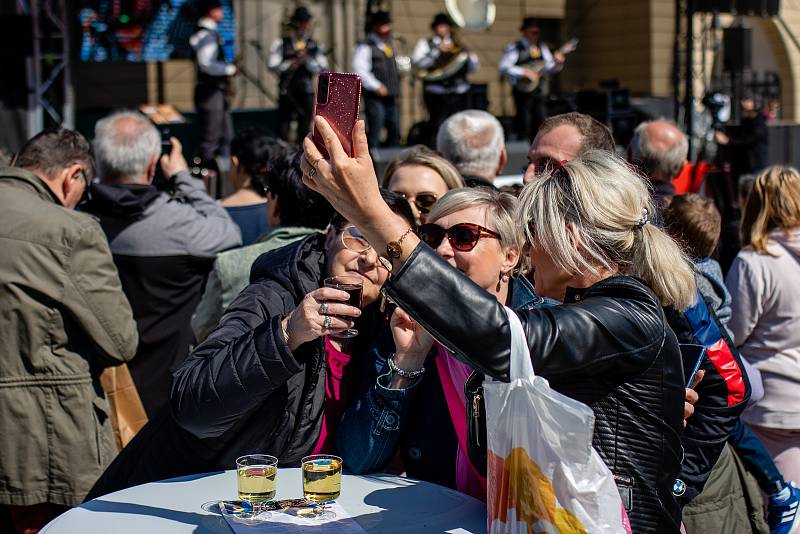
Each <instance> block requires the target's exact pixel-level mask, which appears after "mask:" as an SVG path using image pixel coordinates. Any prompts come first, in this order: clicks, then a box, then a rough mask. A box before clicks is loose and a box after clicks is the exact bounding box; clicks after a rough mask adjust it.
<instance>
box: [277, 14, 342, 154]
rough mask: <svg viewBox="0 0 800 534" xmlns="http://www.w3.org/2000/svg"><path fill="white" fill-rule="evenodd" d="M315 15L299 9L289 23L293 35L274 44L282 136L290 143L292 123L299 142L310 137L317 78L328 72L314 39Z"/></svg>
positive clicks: (279, 125) (280, 134)
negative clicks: (295, 125) (292, 122)
mask: <svg viewBox="0 0 800 534" xmlns="http://www.w3.org/2000/svg"><path fill="white" fill-rule="evenodd" d="M311 18H312V17H311V13H309V11H308V9H306V8H305V7H303V6H300V7H298V8H297V9H295V10H294V13H292V16H291V18H290V19H289V28H290V32H289V34H288V35H286V36H285V37H283V38H281V39H276V40H275V41H274V42H273V43H272V47H271V48H270V53H269V68H270V70H272V71H273V72H275V73H276V74H277V75H278V78H279V82H278V91H279V94H280V96H279V99H278V128H279V130H278V134H279V136H280V138H281V139H284V140H286V141H288V140H289V131H290V123H291V121H292V119H295V118H296V119H297V141H298V142H300V141H302V139H303V138H304V137H305V136H306V135H307V134H308V129H309V126H310V125H311V118H312V117H311V116H312V114H313V113H314V84H313V81H314V75H315V74H317V73H318V72H320V71H323V70H327V68H328V60H327V58H326V57H325V51H324V50H323V48H322V47H321V46H320V45H319V43H317V42H316V41H315V40H314V39H312V38H311Z"/></svg>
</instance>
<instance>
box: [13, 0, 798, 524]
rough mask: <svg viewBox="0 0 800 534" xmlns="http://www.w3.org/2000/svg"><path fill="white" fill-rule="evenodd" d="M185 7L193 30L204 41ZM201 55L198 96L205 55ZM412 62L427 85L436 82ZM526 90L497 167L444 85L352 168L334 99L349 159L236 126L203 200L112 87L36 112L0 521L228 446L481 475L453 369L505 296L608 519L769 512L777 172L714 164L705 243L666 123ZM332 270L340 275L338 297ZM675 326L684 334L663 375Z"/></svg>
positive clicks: (387, 108) (362, 469)
mask: <svg viewBox="0 0 800 534" xmlns="http://www.w3.org/2000/svg"><path fill="white" fill-rule="evenodd" d="M309 20H310V15H309V13H308V12H307V11H303V10H300V9H298V10H297V11H296V12H295V14H294V15H293V17H292V24H293V28H294V30H295V33H294V34H293V35H291V36H289V37H287V38H286V39H283V40H281V41H280V42H278V43H276V44H275V46H274V47H273V50H272V55H273V56H274V58H276V59H275V62H274V63H275V64H274V65H273V67H274V68H275V69H277V70H278V71H280V72H282V73H284V72H285V73H291V75H290V74H286V76H287V80H286V82H285V83H286V92H285V93H281V95H282V98H283V99H284V100H282V101H281V106H282V110H281V113H282V114H283V115H282V116H284V120H285V121H286V123H288V120H290V119H291V111H290V109H289V108H290V107H291V105H293V103H292V102H290V100H292V99H294V98H305V97H304V96H303V95H306V92H305V89H306V86H305V85H302V83H301V81H302V80H300V81H298V80H299V79H294V78H293V76H294V75H295V74H293V73H296V72H297V71H298V70H302V69H304V70H307V71H308V72H309V73H311V74H313V73H314V72H316V71H317V70H318V67H321V66H322V64H323V61H322V60H319V61H318V62H316V63H314V62H311V61H312V58H313V57H315V54H317V53H318V50H317V45H316V44H315V43H313V42H312V41H310V40H308V39H307V37H306V33H305V32H306V28H307V24H308V21H309ZM212 22H213V21H212ZM381 23H382V24H381ZM389 23H390V21H388V20H385V19H381V18H375V19H374V20H373V28H372V29H373V30H374V31H373V32H372V34H371V36H370V39H371V41H370V40H369V39H368V41H366V42H365V43H362V44H363V47H364V50H362V51H361V52H359V51H358V50H357V51H356V54H361V55H363V56H364V57H363V58H362V60H363V61H368V60H369V61H370V62H371V63H372V67H371V68H373V69H374V68H375V63H376V62H377V61H378V60H379V59H380V57H381V56H383V58H384V59H385V58H387V57H390V55H389V54H388V53H386V52H385V51H383V50H382V49H381V46H382V44H381V43H382V41H380V36H381V31H382V30H381V25H386V24H389ZM450 24H451V22H450V21H449V20H446V19H444V18H439V19H434V24H433V25H432V29H433V30H434V33H435V36H434V37H433V38H432V39H431V41H430V42H429V43H428V44H427V47H428V48H427V49H426V47H425V46H423V45H420V46H419V47H418V48H419V50H417V51H415V56H417V57H418V59H419V60H420V61H423V59H425V58H427V59H428V60H431V57H430V56H431V55H432V50H433V49H434V48H435V49H439V47H444V48H448V47H455V46H457V45H458V43H457V42H453V41H452V37H451V36H450V35H449V34H448V33H447V32H446V31H445V30H446V28H445V27H447V26H449V25H450ZM204 28H205V32H206V33H204V34H202V35H200V36H199V37H198V38H197V40H198V42H197V43H196V44H197V46H198V47H199V48H200V49H202V47H204V46H205V47H211V48H213V43H214V42H215V41H214V39H215V38H214V33H213V31H214V29H213V24H211V23H207V24H206V25H205V26H204ZM533 29H537V30H538V27H536V26H535V21H529V20H527V19H526V22H525V23H524V24H523V26H522V31H523V32H528V34H526V37H525V39H528V41H526V43H527V44H524V43H523V45H524V46H523V45H520V46H512V47H510V48H509V50H508V51H507V52H508V53H509V54H511V55H513V54H517V56H519V55H520V54H521V53H522V52H523V51H527V52H530V53H533V52H532V51H531V50H532V48H533V45H532V44H531V42H532V41H533V40H534V39H536V38H538V33H536V32H533ZM448 39H450V41H449V42H448ZM203 40H208V41H209V42H210V43H211V44H203V43H202V41H203ZM209 50H210V48H209ZM376 50H377V52H376ZM527 52H526V53H527ZM538 53H539V54H541V55H543V56H544V58H545V62H546V63H547V64H548V67H547V68H551V69H557V68H558V66H559V65H560V64H561V63H563V57H561V55H560V53H551V52H550V51H549V50H544V49H538ZM291 54H293V55H292V56H291V59H290V60H288V62H287V60H285V59H281V58H283V57H284V56H286V55H291ZM433 55H435V54H433ZM206 56H208V57H206ZM212 56H213V54H211V53H210V52H208V50H206V52H205V55H204V56H203V57H205V60H207V63H208V64H209V65H214V64H215V63H214V61H216V60H215V59H214V57H212ZM279 60H280V61H279ZM508 62H509V64H510V65H512V66H514V65H516V67H517V68H518V67H519V63H520V59H519V58H518V59H516V60H513V61H512V60H508ZM354 63H356V62H354ZM473 63H474V60H473V59H469V58H468V59H467V63H466V65H467V67H465V70H464V73H466V72H468V70H469V69H471V68H474V65H473ZM217 66H219V65H217ZM515 72H517V71H514V70H513V69H509V73H510V74H512V75H513V74H514V73H515ZM390 74H391V73H390ZM517 75H519V76H528V75H527V74H526V73H525V72H522V71H520V72H517ZM303 76H305V74H303ZM301 78H302V76H301ZM528 78H534V76H532V75H531V76H528ZM363 81H364V89H365V93H364V95H363V96H364V102H365V108H366V112H367V117H368V118H369V120H370V121H373V120H376V119H375V116H376V115H379V116H381V117H383V116H384V115H386V114H387V113H388V114H391V113H392V111H391V104H392V103H391V102H390V101H389V99H390V97H391V96H392V94H391V86H389V85H383V84H382V85H374V84H373V85H371V84H372V81H371V80H370V79H369V78H367V77H365V78H364V80H363ZM201 82H202V83H204V84H208V85H209V89H208V94H207V95H206V96H207V101H206V104H208V105H209V106H217V107H219V106H220V105H223V104H221V103H220V102H217V99H218V98H217V93H216V91H217V86H216V85H215V84H216V81H215V80H214V79H213V77H208V78H204V79H203V80H201ZM297 84H300V85H297ZM445 89H446V91H445ZM428 90H429V92H430V94H426V95H425V99H426V102H429V105H430V106H437V105H438V104H436V102H440V101H441V98H442V95H443V94H447V91H454V92H455V94H460V93H459V92H458V91H459V89H458V87H456V86H452V87H451V86H448V87H446V88H443V89H442V90H441V91H440V90H439V89H436V84H435V82H431V84H429V87H428ZM534 94H535V93H534ZM519 98H520V99H522V98H523V95H520V97H519ZM525 98H529V99H530V98H535V96H534V97H530V96H527V97H525ZM290 104H291V105H290ZM519 105H520V106H523V105H524V106H528V107H531V109H532V108H536V107H537V106H538V104H537V103H536V102H535V101H527V100H526V101H525V102H523V103H519ZM526 113H527V112H526ZM530 113H533V115H532V117H533V118H530V117H528V118H527V119H526V122H525V125H524V126H523V127H524V129H525V130H526V131H531V134H532V136H533V141H532V143H531V145H530V149H529V152H528V165H527V167H526V169H525V170H524V174H523V176H522V177H521V180H520V182H521V183H520V184H518V185H516V186H506V187H503V188H499V187H497V186H496V185H495V183H494V181H495V179H496V177H497V176H498V175H499V174H500V173H501V171H502V170H503V168H504V167H505V166H506V162H507V160H508V154H507V152H506V148H505V133H504V130H503V128H502V126H501V124H500V122H499V121H498V120H497V119H496V118H495V117H494V116H492V115H491V114H489V113H487V112H485V111H480V110H472V109H469V110H463V111H459V112H457V113H453V114H445V115H449V116H440V117H437V124H436V125H435V126H436V127H435V131H432V132H431V139H432V140H433V145H434V146H435V147H436V149H435V150H434V149H432V148H428V147H426V146H422V145H419V146H412V147H409V148H407V149H405V150H404V151H402V152H400V153H399V154H398V155H397V156H396V157H395V158H394V159H393V160H392V161H391V162H389V164H388V165H387V166H386V168H385V170H384V173H383V176H382V177H380V178H379V177H378V175H377V174H376V170H375V167H374V164H373V161H372V159H371V157H370V148H372V147H374V146H376V145H377V144H379V143H380V139H379V138H378V137H377V134H376V133H375V132H376V129H375V128H374V127H373V128H369V127H367V125H365V123H364V122H363V121H359V122H358V123H357V124H356V127H355V132H354V134H353V135H354V137H353V151H354V153H353V154H352V155H349V154H347V153H345V151H344V150H343V148H342V145H341V142H340V140H339V138H338V137H337V135H336V134H335V133H334V132H333V130H332V129H331V128H330V126H329V125H328V124H327V122H325V120H324V119H322V118H321V117H315V118H314V119H313V120H314V123H313V124H314V128H315V129H316V130H318V132H319V133H320V135H321V137H322V139H323V140H324V143H325V149H326V152H327V154H328V155H326V156H323V154H322V153H321V152H320V150H319V147H317V146H316V145H315V144H314V142H313V141H312V140H311V138H310V137H306V138H305V139H303V140H302V144H301V145H297V144H295V145H293V144H289V143H287V142H285V141H283V140H279V139H276V138H274V137H272V136H271V135H269V134H268V133H267V132H265V131H262V130H259V129H247V130H243V131H241V132H239V133H238V134H236V135H235V136H233V137H232V143H231V145H230V147H231V150H230V155H229V167H230V173H229V179H230V180H231V183H232V185H233V189H234V192H233V193H232V194H231V195H230V196H228V197H226V198H224V199H221V200H219V201H217V200H215V199H214V198H212V196H211V195H209V193H208V192H207V191H206V185H205V184H204V182H203V181H202V180H201V179H199V178H196V177H194V176H193V175H191V174H190V172H189V166H188V164H187V162H186V160H185V158H184V155H183V147H182V146H181V144H180V142H179V141H178V140H177V139H175V138H172V139H171V144H170V148H169V150H168V151H167V152H166V153H162V144H161V138H160V135H159V132H158V131H157V129H156V128H155V127H154V126H153V125H152V124H151V123H150V122H149V121H148V120H147V119H146V118H145V117H144V116H143V115H141V114H139V113H136V112H131V111H118V112H115V113H112V114H110V115H108V116H107V117H104V118H103V119H101V120H99V121H98V122H97V124H96V126H95V130H94V136H93V139H92V142H91V143H89V142H88V141H87V140H86V139H85V138H84V137H83V136H82V135H80V134H79V133H77V132H74V131H71V130H68V129H64V128H56V129H51V130H47V131H44V132H42V133H40V134H38V135H36V136H35V137H33V138H31V139H30V140H28V142H27V143H26V144H25V145H24V146H23V147H22V148H21V150H19V151H18V153H16V154H15V155H14V156H13V157H11V158H9V161H7V162H0V164H2V166H0V207H1V209H0V242H2V244H3V247H4V250H5V252H4V254H3V255H1V256H0V413H1V414H2V417H0V435H2V438H0V531H3V532H20V533H22V532H25V533H32V532H36V531H37V530H38V529H39V528H41V527H42V526H43V525H44V524H46V523H47V522H48V521H49V520H51V519H52V518H54V517H56V516H57V515H59V514H60V513H63V512H64V511H65V510H67V509H69V508H70V507H73V506H76V505H78V504H80V503H81V502H83V501H84V500H85V499H91V498H94V497H98V496H101V495H104V494H107V493H109V492H112V491H115V490H119V489H123V488H127V487H131V486H134V485H137V484H143V483H147V482H152V481H155V480H160V479H165V478H169V477H174V476H180V475H188V474H194V473H202V472H208V471H213V470H224V469H231V468H232V467H233V466H234V463H235V459H236V458H237V457H239V456H242V455H244V454H249V453H266V454H270V455H274V456H275V457H277V459H278V463H279V465H280V466H295V465H297V464H298V463H299V462H300V459H301V458H302V457H303V456H306V455H308V454H312V453H336V454H338V455H340V456H341V457H342V458H343V460H344V466H345V468H346V469H348V470H349V471H350V472H353V473H358V474H360V473H373V472H392V473H399V474H405V475H407V476H409V477H413V478H416V479H420V480H425V481H430V482H434V483H437V484H440V485H443V486H446V487H449V488H453V489H455V490H457V491H460V492H463V493H466V494H468V495H471V496H473V497H475V498H477V499H482V500H486V499H487V461H486V455H487V452H486V435H485V433H486V421H485V415H482V414H483V413H484V412H483V411H482V410H480V409H478V408H476V407H479V406H480V403H481V402H482V401H481V397H480V394H479V389H480V386H481V384H482V382H483V380H484V378H492V379H495V380H499V381H508V380H509V376H510V374H509V373H510V362H509V358H510V351H511V349H510V339H511V338H510V336H511V334H510V329H511V326H510V321H509V317H508V315H507V314H506V309H507V308H508V309H511V310H513V313H515V314H516V316H517V317H518V318H519V321H520V322H521V324H522V327H523V330H524V334H525V338H526V341H527V344H528V347H529V349H530V353H531V359H532V364H533V367H534V369H535V372H536V374H537V375H540V376H542V377H545V378H546V379H547V380H548V381H549V383H550V385H551V386H552V388H553V389H554V390H556V391H558V392H560V393H562V394H563V395H566V396H568V397H570V398H572V399H575V400H577V401H580V402H582V403H584V404H585V405H587V406H588V407H589V408H590V409H591V410H592V412H593V413H594V417H595V419H594V428H593V429H592V431H593V440H592V442H593V447H594V449H595V450H596V451H597V453H598V454H599V456H600V458H601V459H602V460H603V462H604V463H605V464H606V465H607V467H608V468H609V470H610V471H611V473H612V475H613V478H614V482H615V484H616V486H617V488H618V489H619V494H620V497H621V500H622V504H623V507H624V509H625V514H626V515H627V517H628V519H629V521H630V525H631V530H632V532H634V533H637V534H638V533H662V532H663V533H676V532H679V531H681V530H683V531H685V532H687V533H689V534H692V533H700V532H702V533H703V534H713V533H740V532H741V533H744V532H769V533H774V534H792V533H796V532H800V513H799V512H800V510H798V505H799V504H800V491H799V490H798V489H797V488H796V487H795V485H794V481H800V410H798V406H800V404H797V403H798V402H800V333H798V332H800V329H796V328H797V326H798V324H800V285H798V284H797V283H796V280H797V279H795V278H794V277H795V276H798V275H800V172H798V170H797V169H794V168H792V167H786V166H772V167H766V168H762V169H758V172H756V173H755V175H754V176H752V177H750V178H747V177H742V179H741V180H740V182H739V200H738V208H739V210H740V212H741V215H740V218H739V219H738V220H739V222H738V233H737V235H738V237H739V241H738V243H726V245H727V246H728V248H729V249H730V247H733V248H734V250H735V253H734V256H733V257H732V259H731V261H730V262H722V264H721V263H720V262H719V261H718V259H720V258H719V255H718V251H719V248H720V240H721V235H722V234H723V233H724V231H725V229H726V228H727V227H729V226H730V225H731V224H736V222H735V221H733V220H728V219H725V218H723V217H722V215H721V213H720V211H719V209H718V208H717V206H716V205H715V203H714V201H713V200H712V199H710V198H707V197H705V196H703V195H702V194H698V193H697V192H688V191H686V190H684V189H683V188H682V186H680V184H678V182H676V178H677V177H678V176H679V175H680V174H681V173H682V172H683V171H684V168H685V166H686V165H687V159H688V142H687V138H686V135H685V134H684V132H682V131H681V129H680V128H679V127H678V126H677V125H676V124H674V123H672V122H671V121H667V120H663V119H656V120H651V121H647V122H644V123H642V124H640V125H639V126H638V127H637V128H636V131H635V134H634V136H633V139H632V141H631V143H630V145H629V146H628V147H627V152H625V151H624V150H621V149H619V147H617V146H616V145H615V142H614V139H613V137H612V135H611V132H610V131H609V129H608V128H607V127H606V126H605V125H604V124H602V123H600V122H598V121H597V120H595V119H594V118H592V117H589V116H587V115H583V114H581V113H577V112H571V113H565V114H561V115H555V116H552V117H548V118H544V117H541V120H538V119H536V113H534V112H532V111H531V112H530ZM370 117H371V118H370ZM305 118H308V119H309V120H310V114H309V115H308V117H306V116H305V115H302V114H301V115H299V120H300V122H303V120H305ZM306 122H307V121H306ZM389 126H390V131H389V136H390V137H391V136H392V135H394V134H395V132H393V130H391V123H389ZM219 129H220V130H222V129H224V128H223V127H222V126H219ZM304 131H305V130H304ZM284 133H285V132H284ZM229 134H230V135H232V132H226V133H225V135H229ZM398 135H399V134H398ZM284 136H285V135H284ZM202 141H203V143H204V144H202V145H201V150H203V151H205V150H210V149H208V148H207V145H206V144H205V143H206V142H208V143H210V142H211V141H209V140H208V139H206V137H203V139H202ZM721 141H724V140H721ZM208 146H210V145H208ZM620 154H626V155H627V156H626V157H621V156H620ZM203 157H210V156H209V155H208V154H206V155H204V156H203ZM159 169H160V171H161V173H163V175H164V176H165V177H167V178H168V183H169V188H168V190H167V191H165V190H163V189H159V188H157V187H156V186H155V185H154V183H153V180H154V177H155V176H156V173H157V171H158V170H159ZM676 184H678V185H676ZM332 276H353V277H356V278H358V279H359V280H360V281H361V282H362V286H363V292H362V296H361V302H360V306H358V307H356V306H353V305H351V304H349V303H348V302H349V298H350V295H349V294H348V293H346V292H344V291H341V290H339V289H335V288H332V287H328V286H327V285H326V284H325V279H326V278H329V277H332ZM344 330H356V331H357V334H358V335H356V336H355V337H350V338H342V337H340V336H337V334H339V333H341V332H342V331H344ZM692 346H702V348H703V349H704V353H705V354H706V355H707V357H706V358H705V360H704V362H703V364H702V366H701V369H700V371H699V372H698V373H697V375H696V376H695V377H694V379H693V380H692V381H691V383H687V381H688V380H689V378H690V377H689V373H690V371H691V369H687V368H686V361H685V357H684V354H685V351H687V350H688V348H687V347H692ZM119 369H126V370H127V371H129V373H130V379H131V381H132V384H133V385H134V386H135V390H136V392H137V393H138V395H135V396H134V397H133V400H132V402H133V403H134V404H136V403H139V404H140V408H141V409H142V410H143V413H144V415H145V418H146V423H145V422H144V421H142V424H140V425H138V426H137V427H136V428H135V429H134V431H133V432H131V433H130V435H125V434H124V433H121V432H120V425H121V424H122V419H123V414H122V412H123V411H124V410H125V409H126V408H129V406H128V407H126V406H125V405H122V404H113V405H110V404H109V402H108V401H109V393H110V392H108V391H104V386H106V383H105V382H104V381H103V379H102V377H103V375H104V373H107V372H109V370H119ZM687 386H688V387H687ZM482 418H483V420H482ZM471 425H476V426H471ZM21 429H24V431H21ZM115 431H116V432H117V434H116V436H115Z"/></svg>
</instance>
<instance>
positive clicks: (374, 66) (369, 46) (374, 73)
mask: <svg viewBox="0 0 800 534" xmlns="http://www.w3.org/2000/svg"><path fill="white" fill-rule="evenodd" d="M368 27H369V34H368V35H367V38H366V39H364V40H363V41H361V42H359V43H358V44H357V45H356V47H355V50H354V51H353V70H354V71H355V72H356V73H357V74H358V75H360V76H361V96H362V102H363V103H364V113H365V115H366V120H367V140H368V142H369V147H370V149H375V148H377V147H378V146H380V138H381V131H382V129H383V128H386V142H385V143H384V146H397V145H399V144H400V113H399V110H398V106H397V99H398V96H399V95H400V72H399V70H398V68H397V59H396V57H397V50H396V49H395V47H394V46H393V44H392V19H391V16H390V15H389V12H387V11H378V12H376V13H374V14H373V15H372V16H371V17H370V22H369V26H368Z"/></svg>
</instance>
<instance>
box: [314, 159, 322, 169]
mask: <svg viewBox="0 0 800 534" xmlns="http://www.w3.org/2000/svg"><path fill="white" fill-rule="evenodd" d="M323 159H325V158H317V159H315V160H314V163H312V164H311V166H312V167H314V168H315V169H316V168H317V165H319V162H320V161H322V160H323Z"/></svg>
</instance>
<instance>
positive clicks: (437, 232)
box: [417, 223, 500, 252]
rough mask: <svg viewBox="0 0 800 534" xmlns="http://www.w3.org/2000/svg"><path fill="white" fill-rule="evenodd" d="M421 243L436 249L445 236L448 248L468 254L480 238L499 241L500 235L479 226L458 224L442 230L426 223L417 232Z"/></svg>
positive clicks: (436, 225)
mask: <svg viewBox="0 0 800 534" xmlns="http://www.w3.org/2000/svg"><path fill="white" fill-rule="evenodd" d="M417 234H418V235H419V238H420V239H421V240H422V242H423V243H425V244H427V245H428V246H430V247H431V248H433V249H435V248H437V247H438V246H439V245H440V244H441V243H442V239H444V238H445V236H447V240H448V241H449V242H450V246H451V247H453V248H454V249H456V250H458V251H461V252H469V251H470V250H472V249H474V248H475V247H476V246H477V245H478V241H480V239H481V238H482V237H488V238H492V239H500V234H498V233H497V232H495V231H493V230H489V229H488V228H485V227H483V226H481V225H479V224H472V223H459V224H454V225H453V226H451V227H450V228H442V227H441V226H439V225H438V224H434V223H427V224H423V225H421V226H420V227H419V230H418V232H417Z"/></svg>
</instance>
